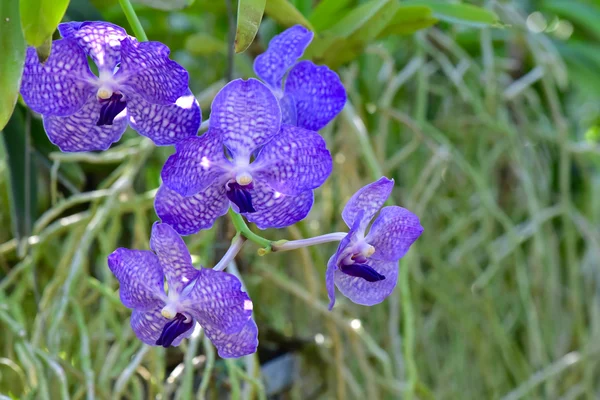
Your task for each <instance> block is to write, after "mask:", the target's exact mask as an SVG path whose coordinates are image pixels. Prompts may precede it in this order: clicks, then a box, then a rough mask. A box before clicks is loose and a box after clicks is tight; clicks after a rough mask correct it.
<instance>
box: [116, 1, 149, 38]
mask: <svg viewBox="0 0 600 400" xmlns="http://www.w3.org/2000/svg"><path fill="white" fill-rule="evenodd" d="M119 4H120V5H121V9H122V10H123V14H125V18H127V22H129V25H130V26H131V29H132V30H133V34H134V35H135V37H136V38H137V39H138V40H139V41H142V42H147V41H148V36H146V31H144V28H143V27H142V23H141V22H140V19H139V18H138V16H137V14H136V13H135V10H134V9H133V6H132V5H131V2H130V1H129V0H119Z"/></svg>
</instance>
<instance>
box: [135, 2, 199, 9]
mask: <svg viewBox="0 0 600 400" xmlns="http://www.w3.org/2000/svg"><path fill="white" fill-rule="evenodd" d="M132 1H133V2H134V3H138V4H143V5H145V6H148V7H152V8H156V9H158V10H164V11H172V10H181V9H182V8H185V7H187V6H190V5H192V4H193V3H194V0H132Z"/></svg>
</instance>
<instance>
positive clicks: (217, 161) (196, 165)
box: [161, 129, 231, 196]
mask: <svg viewBox="0 0 600 400" xmlns="http://www.w3.org/2000/svg"><path fill="white" fill-rule="evenodd" d="M228 169H231V163H230V162H229V161H228V160H227V159H226V158H225V154H224V153H223V139H222V136H221V135H220V134H219V133H218V132H217V131H215V130H214V129H211V130H209V131H208V132H207V133H205V134H204V135H202V136H200V137H191V138H188V139H184V140H182V141H180V142H178V143H177V144H176V145H175V154H173V155H172V156H171V157H169V159H168V160H167V162H166V163H165V165H164V166H163V169H162V172H161V177H162V180H163V182H164V184H165V185H166V186H167V187H169V189H171V190H174V191H176V192H177V193H179V194H180V195H182V196H191V195H194V194H196V193H198V192H201V191H203V190H204V189H206V188H207V187H209V186H211V185H213V184H214V183H215V181H216V180H221V178H222V177H224V176H225V174H226V172H227V170H228ZM224 179H225V180H227V176H225V178H224ZM223 184H225V182H223Z"/></svg>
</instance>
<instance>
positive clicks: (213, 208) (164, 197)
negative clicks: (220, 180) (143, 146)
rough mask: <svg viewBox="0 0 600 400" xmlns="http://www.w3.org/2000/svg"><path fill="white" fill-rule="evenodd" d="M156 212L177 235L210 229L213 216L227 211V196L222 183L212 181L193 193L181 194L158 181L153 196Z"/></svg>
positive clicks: (215, 218)
mask: <svg viewBox="0 0 600 400" xmlns="http://www.w3.org/2000/svg"><path fill="white" fill-rule="evenodd" d="M154 209H155V210H156V215H158V217H159V218H160V219H161V220H162V222H164V223H167V224H169V225H171V226H172V227H173V229H175V230H176V231H177V233H179V234H180V235H192V234H194V233H198V232H199V231H201V230H203V229H210V228H212V226H213V225H214V223H215V221H216V220H217V218H219V217H220V216H222V215H224V214H226V213H227V210H228V209H229V199H228V198H227V196H226V195H225V185H213V186H209V187H208V188H206V189H204V190H203V191H202V192H200V193H198V194H195V195H193V196H188V197H183V196H182V195H180V194H179V193H177V192H175V191H174V190H171V189H169V188H168V187H166V186H165V185H162V186H161V187H160V188H159V189H158V192H157V193H156V198H155V199H154Z"/></svg>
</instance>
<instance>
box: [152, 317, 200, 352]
mask: <svg viewBox="0 0 600 400" xmlns="http://www.w3.org/2000/svg"><path fill="white" fill-rule="evenodd" d="M193 326H194V320H193V319H191V318H188V317H186V316H185V315H183V314H181V313H177V315H175V318H173V319H172V320H171V321H169V322H167V323H166V324H165V326H164V327H163V330H162V333H161V334H160V337H159V338H158V340H156V345H157V346H163V347H169V346H170V345H171V344H173V342H174V341H175V339H177V338H178V337H179V336H181V335H183V334H184V333H186V332H187V331H189V330H190V329H191V328H192V327H193Z"/></svg>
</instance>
